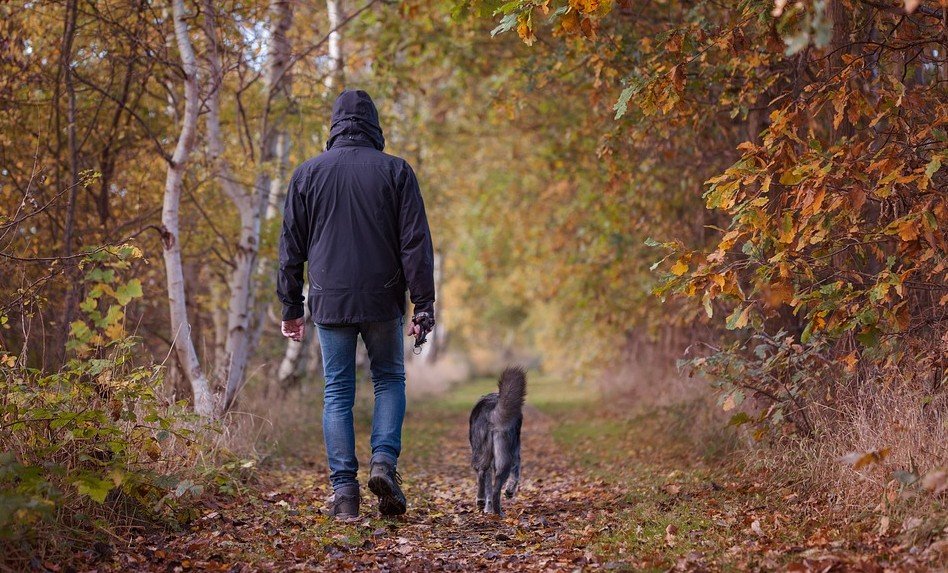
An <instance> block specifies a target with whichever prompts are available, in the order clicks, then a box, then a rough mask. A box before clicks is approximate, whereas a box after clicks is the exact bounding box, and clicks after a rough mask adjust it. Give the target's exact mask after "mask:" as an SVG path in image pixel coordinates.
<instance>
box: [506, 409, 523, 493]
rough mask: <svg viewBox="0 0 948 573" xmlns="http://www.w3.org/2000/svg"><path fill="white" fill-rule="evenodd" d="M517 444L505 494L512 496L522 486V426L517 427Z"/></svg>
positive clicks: (515, 435)
mask: <svg viewBox="0 0 948 573" xmlns="http://www.w3.org/2000/svg"><path fill="white" fill-rule="evenodd" d="M514 438H515V445H514V448H513V466H512V467H511V468H510V479H509V480H507V489H506V490H504V494H505V495H506V496H507V497H508V498H511V497H513V496H514V494H515V493H517V489H518V488H519V487H520V428H519V424H518V427H517V433H516V434H514Z"/></svg>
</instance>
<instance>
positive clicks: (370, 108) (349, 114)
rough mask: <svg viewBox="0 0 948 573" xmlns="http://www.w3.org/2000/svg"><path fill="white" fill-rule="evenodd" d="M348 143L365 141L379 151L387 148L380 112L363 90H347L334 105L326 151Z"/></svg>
mask: <svg viewBox="0 0 948 573" xmlns="http://www.w3.org/2000/svg"><path fill="white" fill-rule="evenodd" d="M346 141H364V142H366V143H368V144H370V145H372V146H373V147H375V148H376V149H378V150H379V151H382V149H384V148H385V138H384V137H383V136H382V127H381V126H380V125H379V111H378V109H376V108H375V103H373V102H372V98H371V97H369V94H367V93H365V92H364V91H362V90H345V91H343V92H342V93H341V94H339V97H338V98H336V103H334V104H333V105H332V123H331V124H330V128H329V141H327V142H326V149H331V148H332V147H333V146H334V145H343V144H344V142H346Z"/></svg>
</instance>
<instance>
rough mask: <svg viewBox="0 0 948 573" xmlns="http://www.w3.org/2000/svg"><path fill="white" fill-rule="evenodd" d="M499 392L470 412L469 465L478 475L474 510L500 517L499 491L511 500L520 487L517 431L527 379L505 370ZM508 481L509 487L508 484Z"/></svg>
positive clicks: (515, 369) (514, 369)
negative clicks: (503, 490) (502, 490)
mask: <svg viewBox="0 0 948 573" xmlns="http://www.w3.org/2000/svg"><path fill="white" fill-rule="evenodd" d="M498 390H499V392H494V393H491V394H487V395H486V396H483V397H482V398H481V399H480V400H478V401H477V404H475V405H474V409H473V410H472V411H471V425H470V431H469V436H470V439H471V465H472V466H474V471H475V472H477V509H478V510H479V511H480V510H483V511H484V513H496V514H497V515H503V514H504V512H503V510H501V508H500V490H501V489H502V488H503V487H504V484H505V483H506V484H507V489H506V490H505V492H504V493H505V494H506V495H507V497H508V498H510V497H513V495H514V493H516V491H517V486H518V485H519V484H520V428H521V426H523V400H524V398H525V397H526V395H527V375H526V373H525V372H524V371H523V368H520V367H508V368H507V369H506V370H504V372H503V374H501V376H500V381H499V383H498ZM508 478H509V480H510V481H509V483H507V481H508Z"/></svg>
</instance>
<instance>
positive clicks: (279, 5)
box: [204, 0, 293, 412]
mask: <svg viewBox="0 0 948 573" xmlns="http://www.w3.org/2000/svg"><path fill="white" fill-rule="evenodd" d="M204 9H205V13H206V16H205V33H206V35H207V39H208V45H209V56H208V60H209V64H210V65H209V69H210V73H211V76H212V79H211V93H210V96H209V98H208V104H207V105H208V114H207V128H208V148H209V154H210V158H211V161H212V163H213V165H214V169H215V174H216V176H217V179H218V181H219V182H220V184H221V187H222V188H223V189H224V191H225V193H227V195H228V196H229V197H230V199H231V200H232V201H233V203H234V205H235V206H236V207H237V211H238V213H239V215H240V234H239V236H238V240H237V250H236V255H235V258H234V261H233V262H234V269H233V272H232V273H231V276H230V281H229V287H230V300H229V302H228V305H227V309H228V310H227V341H226V343H225V347H224V362H225V365H224V373H225V387H224V402H223V411H225V412H226V411H227V410H228V409H229V408H230V407H231V405H232V404H233V402H234V398H235V397H236V396H237V392H238V391H239V390H240V387H241V385H242V384H243V381H244V375H245V372H246V369H247V363H248V360H249V358H250V351H251V349H252V346H253V344H252V334H253V331H252V329H251V317H252V315H253V308H254V289H253V279H254V275H255V273H254V271H255V270H256V269H257V260H258V254H259V250H260V223H261V219H262V217H263V216H264V214H265V213H266V211H267V208H268V205H269V195H270V186H271V174H270V170H271V169H273V168H274V165H273V162H274V160H275V159H277V158H278V157H279V149H278V143H279V139H280V138H279V134H280V128H282V124H283V122H282V118H283V116H284V114H285V111H286V109H285V108H286V105H285V100H286V99H288V98H286V97H285V96H286V93H287V92H288V86H289V75H290V74H289V71H290V70H289V67H290V64H291V57H290V56H291V54H290V45H289V42H288V40H287V37H286V32H287V30H288V29H289V27H290V25H291V24H292V22H293V9H292V5H291V3H290V2H289V0H273V1H272V2H271V3H270V22H271V23H272V26H273V28H272V29H271V30H270V48H269V53H268V55H267V83H266V87H267V92H266V95H267V99H266V102H265V108H264V113H263V118H262V120H261V129H260V157H259V169H258V171H257V176H256V178H255V180H254V185H253V189H251V190H249V191H245V190H244V189H243V188H241V187H240V185H238V184H237V182H236V181H237V180H236V179H235V178H234V177H233V175H232V174H231V169H230V166H229V165H228V164H227V161H226V160H225V159H224V157H223V152H224V146H223V137H222V135H221V127H220V88H221V86H222V84H223V68H222V66H221V55H220V52H219V49H220V44H219V42H218V40H217V7H216V6H215V4H214V2H212V1H211V0H205V2H204Z"/></svg>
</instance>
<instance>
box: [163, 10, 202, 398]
mask: <svg viewBox="0 0 948 573" xmlns="http://www.w3.org/2000/svg"><path fill="white" fill-rule="evenodd" d="M172 12H173V15H174V31H175V37H176V39H177V43H178V51H179V52H180V54H181V63H182V67H183V69H184V116H183V119H182V124H181V132H180V134H179V135H178V142H177V145H176V146H175V149H174V154H173V155H172V157H171V163H170V164H169V165H168V173H167V177H166V179H165V196H164V206H163V208H162V212H161V222H162V225H163V229H162V242H163V243H164V259H165V272H166V273H167V280H168V308H169V311H170V316H171V334H172V344H173V345H174V351H175V354H176V356H177V359H178V364H180V365H181V368H182V369H183V370H184V375H185V376H186V377H187V379H188V381H189V382H190V383H191V391H192V392H193V394H194V411H195V412H197V413H198V414H201V415H205V416H209V415H211V414H212V413H213V411H214V400H213V397H212V396H211V390H210V386H209V385H208V382H207V377H206V376H205V375H204V371H203V370H202V368H201V363H200V362H199V361H198V357H197V352H196V351H195V349H194V341H193V340H192V338H191V325H190V323H189V321H188V309H187V305H186V299H185V294H184V293H185V289H184V272H183V269H182V265H181V244H180V241H179V240H178V237H179V223H178V219H179V209H180V206H181V188H182V185H183V184H184V174H185V171H186V170H187V165H188V159H189V158H190V155H191V151H192V150H193V149H194V141H195V136H196V133H197V121H198V112H199V110H200V105H201V102H200V93H199V90H198V67H197V61H196V58H195V56H194V49H193V48H192V47H191V39H190V37H189V36H188V24H187V21H186V19H185V18H186V14H185V7H184V0H172Z"/></svg>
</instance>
